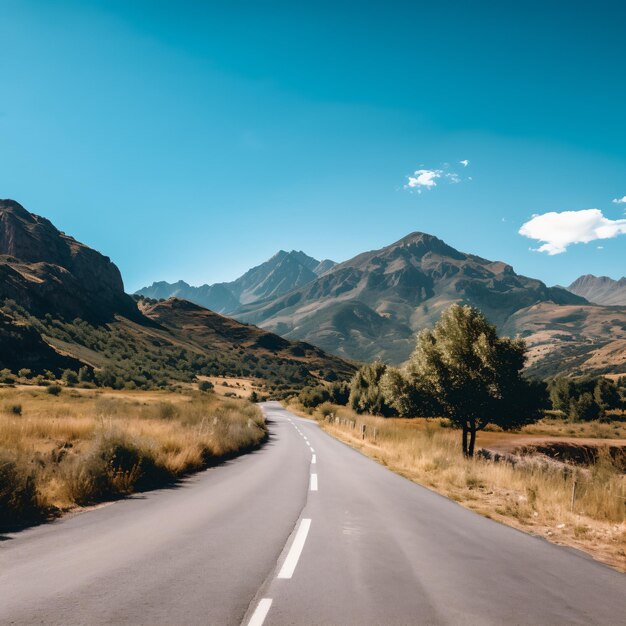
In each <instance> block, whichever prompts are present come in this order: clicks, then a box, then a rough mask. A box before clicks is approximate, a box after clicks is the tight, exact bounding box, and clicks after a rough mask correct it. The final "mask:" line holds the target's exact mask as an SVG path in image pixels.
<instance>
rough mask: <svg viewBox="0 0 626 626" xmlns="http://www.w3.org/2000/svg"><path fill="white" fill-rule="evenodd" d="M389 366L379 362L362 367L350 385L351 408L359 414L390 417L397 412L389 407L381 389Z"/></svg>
mask: <svg viewBox="0 0 626 626" xmlns="http://www.w3.org/2000/svg"><path fill="white" fill-rule="evenodd" d="M386 371H387V366H386V365H385V364H384V363H380V362H379V361H374V363H369V364H367V365H364V366H363V367H361V369H360V370H358V371H357V373H356V374H355V375H354V376H353V378H352V381H351V383H350V400H349V401H350V406H351V407H352V409H353V410H354V411H356V412H357V413H371V414H372V415H382V416H384V417H388V416H390V415H394V414H395V413H396V411H395V410H394V409H393V407H391V406H390V405H389V403H388V402H387V400H386V398H385V394H384V393H383V390H382V388H381V379H382V377H383V376H384V374H385V372H386Z"/></svg>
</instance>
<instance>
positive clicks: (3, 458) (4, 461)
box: [0, 453, 40, 532]
mask: <svg viewBox="0 0 626 626" xmlns="http://www.w3.org/2000/svg"><path fill="white" fill-rule="evenodd" d="M39 515H40V510H39V507H38V505H37V492H36V489H35V480H34V477H33V475H32V474H31V473H30V472H29V471H27V470H26V468H25V467H24V466H22V465H21V464H19V463H17V462H16V461H15V459H13V458H11V457H9V456H8V455H7V454H6V453H0V531H3V532H6V531H8V530H11V529H12V528H14V527H15V526H16V525H17V524H19V523H20V522H25V521H29V520H32V519H35V518H37V517H39Z"/></svg>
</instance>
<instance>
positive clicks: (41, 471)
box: [0, 386, 266, 525]
mask: <svg viewBox="0 0 626 626" xmlns="http://www.w3.org/2000/svg"><path fill="white" fill-rule="evenodd" d="M16 407H17V408H16ZM265 435H266V429H265V424H264V421H263V417H262V415H261V412H260V411H259V409H258V408H257V407H256V406H255V405H253V404H250V403H248V402H246V401H243V400H235V399H225V398H220V397H218V396H216V395H215V394H206V393H200V392H192V391H190V392H188V393H171V392H164V391H163V392H155V391H153V392H145V391H137V392H133V391H103V390H84V389H81V390H74V389H67V388H66V389H64V390H63V392H62V393H61V394H60V395H59V396H51V395H50V394H48V393H46V391H45V389H44V388H35V387H24V386H23V387H20V388H3V389H0V465H1V466H3V467H5V468H7V471H6V472H5V474H6V475H4V474H2V473H1V472H0V507H2V506H3V502H4V504H5V508H6V507H8V506H9V505H7V504H6V502H5V501H4V500H3V494H4V496H5V500H6V499H8V498H9V496H10V492H11V485H9V484H1V483H2V480H3V479H4V481H5V483H7V481H9V479H10V476H13V479H15V480H18V482H19V481H21V482H20V484H22V483H24V484H26V483H25V482H24V481H26V482H28V481H29V480H30V481H32V482H33V484H34V488H35V492H34V500H35V502H34V504H35V505H36V508H37V509H38V510H40V511H50V510H63V509H68V508H70V507H72V506H74V505H76V504H86V503H91V502H96V501H98V500H102V499H106V498H109V497H115V496H117V495H123V494H126V493H131V492H132V491H135V490H138V489H144V488H151V487H155V486H159V485H160V484H164V483H166V482H167V481H168V480H171V479H173V478H175V477H178V476H181V475H183V474H186V473H188V472H191V471H194V470H198V469H201V468H203V467H206V466H207V465H208V464H210V463H212V462H214V461H216V460H219V459H220V458H223V457H225V456H228V455H231V454H234V453H237V452H240V451H243V450H246V449H250V448H252V447H254V446H256V445H258V444H259V443H260V442H261V441H262V440H263V439H264V437H265ZM16 477H17V478H16ZM7 501H8V500H7ZM11 506H13V505H11ZM31 508H32V507H31ZM3 514H4V516H5V518H7V519H8V518H10V515H9V514H8V513H7V511H6V510H5V511H0V525H2V520H3ZM14 517H15V516H14ZM5 521H6V520H5ZM13 521H16V522H17V521H19V515H17V517H16V519H14V520H13Z"/></svg>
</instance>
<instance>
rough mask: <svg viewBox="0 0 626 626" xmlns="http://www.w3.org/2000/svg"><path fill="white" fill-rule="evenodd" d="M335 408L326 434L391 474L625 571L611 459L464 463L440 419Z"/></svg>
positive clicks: (624, 515) (619, 499) (620, 481)
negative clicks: (586, 465)
mask: <svg viewBox="0 0 626 626" xmlns="http://www.w3.org/2000/svg"><path fill="white" fill-rule="evenodd" d="M333 408H334V416H333V417H330V418H329V417H326V418H324V417H323V416H322V414H321V412H317V414H316V417H317V418H318V419H319V420H320V423H321V426H322V428H323V429H324V430H326V431H327V432H328V433H330V434H331V435H333V436H335V437H337V438H338V439H340V440H341V441H344V442H345V443H348V444H349V445H351V446H353V447H355V448H357V449H359V450H361V451H362V452H363V453H365V454H366V455H368V456H370V457H372V458H373V459H375V460H377V461H378V462H380V463H382V464H383V465H385V466H387V467H388V468H389V469H391V470H392V471H394V472H397V473H398V474H401V475H402V476H405V477H406V478H409V479H410V480H413V481H415V482H417V483H420V484H422V485H425V486H427V487H430V488H431V489H433V490H435V491H437V492H439V493H441V494H443V495H445V496H447V497H449V498H452V499H453V500H456V501H457V502H459V503H460V504H462V505H463V506H466V507H468V508H470V509H472V510H474V511H476V512H478V513H481V514H482V515H485V516H486V517H490V518H493V519H495V520H498V521H500V522H503V523H506V524H509V525H511V526H514V527H516V528H519V529H522V530H525V531H529V532H532V533H534V534H537V535H541V536H543V537H545V538H547V539H549V540H550V541H553V542H555V543H560V544H564V545H569V546H573V547H576V548H579V549H581V550H584V551H585V552H588V553H589V554H591V555H592V556H594V557H595V558H597V559H598V560H600V561H603V562H605V563H607V564H609V565H612V566H613V567H616V568H618V569H620V570H622V571H626V523H625V522H626V508H625V506H626V499H625V496H626V481H625V477H624V476H623V475H621V474H620V473H619V472H618V471H617V470H616V468H615V467H614V466H613V465H612V463H611V461H610V459H609V458H608V455H606V456H602V457H601V459H600V461H599V462H598V463H597V464H596V466H595V467H593V468H591V469H590V470H585V469H581V468H573V469H572V470H570V471H563V467H562V466H559V465H558V464H555V466H554V467H553V468H549V467H547V466H546V465H545V464H542V463H538V462H533V461H532V460H530V461H529V462H527V463H522V464H518V465H516V466H513V465H511V464H509V463H502V462H500V463H497V462H493V461H487V460H484V459H479V458H476V459H472V460H467V459H464V458H463V456H462V454H461V445H460V434H459V432H458V431H456V430H451V429H449V428H443V427H442V421H441V420H439V419H416V420H406V419H389V418H387V419H385V418H379V417H372V416H362V415H356V414H354V413H353V412H352V411H351V410H349V409H347V408H346V407H333ZM337 418H338V419H339V423H336V419H337ZM353 422H354V423H355V425H354V426H353V425H352V424H353ZM362 424H364V425H365V427H366V431H365V439H362V436H361V432H360V428H361V425H362ZM574 480H576V481H577V487H576V498H575V501H574V506H573V508H572V490H573V482H574Z"/></svg>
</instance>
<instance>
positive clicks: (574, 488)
mask: <svg viewBox="0 0 626 626" xmlns="http://www.w3.org/2000/svg"><path fill="white" fill-rule="evenodd" d="M577 484H578V481H577V480H576V477H574V482H573V483H572V506H571V509H572V511H573V510H574V502H575V501H576V485H577Z"/></svg>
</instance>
